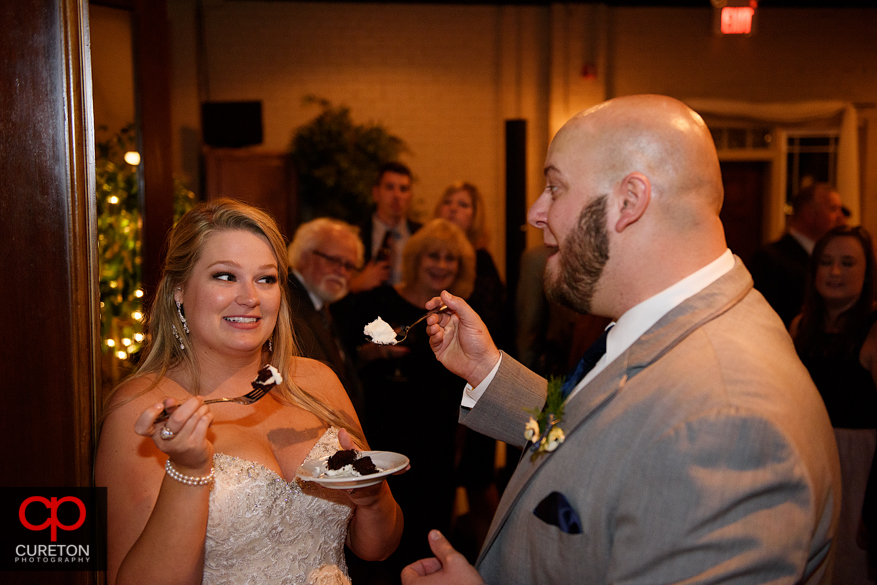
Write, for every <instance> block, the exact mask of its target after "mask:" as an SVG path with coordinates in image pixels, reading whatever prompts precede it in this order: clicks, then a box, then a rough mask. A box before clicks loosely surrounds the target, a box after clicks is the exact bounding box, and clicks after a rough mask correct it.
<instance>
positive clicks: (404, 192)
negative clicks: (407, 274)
mask: <svg viewBox="0 0 877 585" xmlns="http://www.w3.org/2000/svg"><path fill="white" fill-rule="evenodd" d="M411 183H412V175H411V169H409V168H408V167H407V166H406V165H404V164H402V163H400V162H389V163H385V164H383V165H381V168H380V170H379V171H378V174H377V180H376V182H375V185H374V187H372V199H373V200H374V202H375V212H374V213H373V214H372V216H371V217H370V218H369V219H368V220H367V221H366V222H365V223H363V224H361V225H360V229H361V236H362V241H363V243H364V244H365V260H366V265H365V267H364V268H363V270H362V272H360V273H359V274H357V275H356V276H354V278H353V279H352V281H351V283H350V288H351V290H352V291H353V292H362V291H365V290H371V289H373V288H375V287H376V286H378V285H381V284H398V283H399V279H400V277H401V275H402V250H403V249H404V248H405V243H406V242H407V241H408V238H410V237H411V234H413V233H414V232H416V231H417V230H418V229H420V225H421V224H419V223H417V222H414V221H411V220H410V219H408V213H409V211H410V210H411V199H412V196H413V193H412V184H411Z"/></svg>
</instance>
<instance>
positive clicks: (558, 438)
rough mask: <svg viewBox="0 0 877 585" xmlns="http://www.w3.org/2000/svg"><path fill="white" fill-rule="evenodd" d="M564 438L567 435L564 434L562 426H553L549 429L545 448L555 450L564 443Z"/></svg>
mask: <svg viewBox="0 0 877 585" xmlns="http://www.w3.org/2000/svg"><path fill="white" fill-rule="evenodd" d="M564 439H566V435H564V434H563V429H562V428H560V427H558V426H554V427H551V430H550V431H548V437H547V441H546V443H545V450H546V451H549V452H551V451H554V450H555V449H557V447H558V446H560V444H561V443H563V440H564Z"/></svg>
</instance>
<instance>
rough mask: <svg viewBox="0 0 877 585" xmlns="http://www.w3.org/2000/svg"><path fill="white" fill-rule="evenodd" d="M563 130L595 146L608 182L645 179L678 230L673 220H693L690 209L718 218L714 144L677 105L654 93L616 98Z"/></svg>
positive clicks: (699, 124)
mask: <svg viewBox="0 0 877 585" xmlns="http://www.w3.org/2000/svg"><path fill="white" fill-rule="evenodd" d="M567 126H569V129H570V130H572V131H573V132H576V131H578V132H581V133H582V134H580V139H582V140H593V141H594V142H595V144H596V145H598V152H597V154H598V156H600V157H601V164H602V165H603V169H604V171H605V180H606V181H607V182H608V183H609V184H612V183H614V182H617V181H619V180H621V179H622V178H623V177H624V176H626V175H628V174H630V173H634V172H639V173H642V174H643V175H645V176H646V177H648V178H649V181H650V183H651V189H652V195H653V197H655V198H656V200H655V203H657V204H658V205H659V206H660V207H662V208H663V207H664V204H665V203H666V204H668V205H671V206H672V210H673V213H670V214H669V217H667V218H666V219H668V220H671V221H674V223H680V225H679V226H678V227H684V223H682V222H681V221H677V220H683V219H694V217H692V216H691V215H690V214H689V213H685V211H686V208H688V207H689V206H696V207H697V208H698V209H699V210H700V211H702V212H704V213H711V214H713V215H715V216H718V213H719V211H720V210H721V207H722V199H723V196H724V189H723V187H722V177H721V171H720V169H719V159H718V155H717V154H716V149H715V145H714V144H713V139H712V136H711V135H710V132H709V129H708V128H707V126H706V124H705V123H704V121H703V119H702V118H701V117H700V116H699V115H698V114H697V113H696V112H694V111H693V110H691V109H690V108H689V107H688V106H686V105H685V104H683V103H682V102H680V101H678V100H675V99H673V98H669V97H666V96H659V95H638V96H627V97H621V98H616V99H613V100H609V101H607V102H604V103H602V104H600V105H598V106H596V107H594V108H591V109H590V110H586V111H584V112H582V113H580V114H578V115H577V116H575V117H574V118H573V119H572V120H570V121H569V122H568V123H567ZM565 128H566V127H565ZM680 214H684V215H682V216H680Z"/></svg>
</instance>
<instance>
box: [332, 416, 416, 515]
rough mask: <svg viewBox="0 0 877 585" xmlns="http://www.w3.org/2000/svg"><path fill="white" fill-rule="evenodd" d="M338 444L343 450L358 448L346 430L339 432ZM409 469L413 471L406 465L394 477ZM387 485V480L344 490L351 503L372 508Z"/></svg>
mask: <svg viewBox="0 0 877 585" xmlns="http://www.w3.org/2000/svg"><path fill="white" fill-rule="evenodd" d="M338 442H339V443H340V444H341V448H342V449H355V448H356V445H354V444H353V439H351V438H350V433H348V432H347V430H346V429H341V430H340V431H338ZM409 469H411V465H410V464H408V465H406V466H405V468H404V469H400V470H399V471H397V472H395V473H394V474H393V475H399V474H400V473H405V472H406V471H408V470H409ZM386 483H387V482H386V480H385V481H382V482H380V483H377V484H375V485H370V486H367V487H361V488H354V489H350V490H344V492H345V493H346V494H347V497H349V498H350V501H351V502H353V503H354V504H356V505H357V506H370V505H371V504H374V503H375V502H376V501H377V500H378V499H379V498H380V497H381V495H382V492H383V490H384V484H386Z"/></svg>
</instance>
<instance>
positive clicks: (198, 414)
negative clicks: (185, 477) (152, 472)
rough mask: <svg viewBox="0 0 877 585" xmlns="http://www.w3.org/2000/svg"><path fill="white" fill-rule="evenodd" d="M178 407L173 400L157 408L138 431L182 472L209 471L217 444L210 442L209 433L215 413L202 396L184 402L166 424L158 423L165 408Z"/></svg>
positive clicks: (141, 421) (139, 423)
mask: <svg viewBox="0 0 877 585" xmlns="http://www.w3.org/2000/svg"><path fill="white" fill-rule="evenodd" d="M175 404H177V401H176V400H174V399H173V398H166V399H165V400H164V402H161V403H159V404H155V405H154V406H151V407H149V408H147V409H146V410H144V411H143V413H142V414H141V415H140V418H138V419H137V422H136V423H134V431H135V432H136V433H137V434H138V435H142V436H144V437H151V438H152V440H153V442H154V443H155V446H156V447H158V449H159V450H160V451H162V452H163V453H167V455H168V457H170V459H171V460H172V461H173V463H174V465H175V466H176V467H179V468H188V469H192V470H199V469H204V468H205V467H209V466H210V464H211V463H212V460H213V444H212V443H211V442H210V441H209V440H208V439H207V430H208V429H209V428H210V425H211V424H212V423H213V413H212V412H211V411H210V407H209V406H207V405H205V404H204V400H203V399H202V398H201V397H200V396H193V397H192V398H189V399H188V400H186V401H185V402H183V403H182V404H181V405H180V407H179V408H177V409H176V410H175V411H174V412H173V414H171V416H170V418H169V419H168V420H166V421H165V422H163V423H156V422H155V419H156V417H158V415H159V414H161V411H162V410H163V409H165V408H168V407H170V406H173V405H175Z"/></svg>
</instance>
